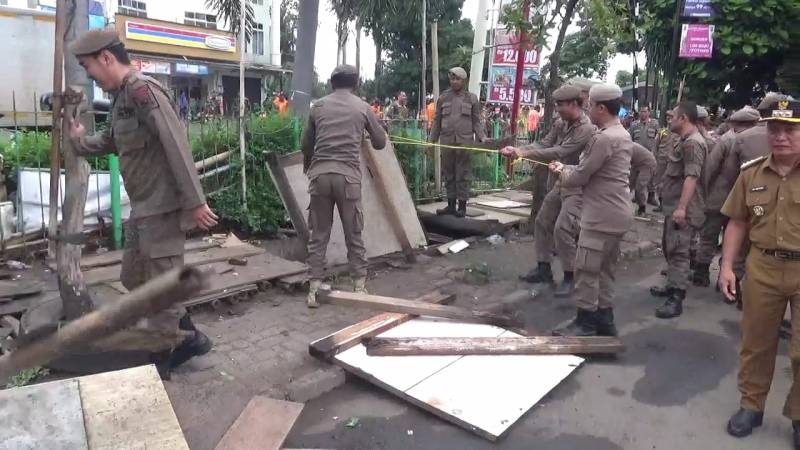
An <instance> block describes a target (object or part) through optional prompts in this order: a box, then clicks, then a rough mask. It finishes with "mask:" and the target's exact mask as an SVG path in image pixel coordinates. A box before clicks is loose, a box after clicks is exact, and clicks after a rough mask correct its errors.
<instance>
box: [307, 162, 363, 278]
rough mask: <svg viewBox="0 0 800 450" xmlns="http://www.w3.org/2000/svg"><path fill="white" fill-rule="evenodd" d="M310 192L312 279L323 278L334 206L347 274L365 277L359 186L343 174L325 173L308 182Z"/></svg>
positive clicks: (309, 250)
mask: <svg viewBox="0 0 800 450" xmlns="http://www.w3.org/2000/svg"><path fill="white" fill-rule="evenodd" d="M309 193H310V194H311V203H310V205H309V212H308V227H309V229H310V230H311V239H310V240H309V243H308V265H309V266H310V267H311V279H312V280H321V279H322V278H323V277H324V275H325V262H326V261H325V254H326V253H327V250H328V242H329V241H330V238H331V228H332V227H333V207H334V206H336V209H338V210H339V218H340V219H341V222H342V231H343V232H344V241H345V244H346V245H347V260H348V262H349V263H350V274H351V275H352V276H354V277H365V276H367V250H366V248H365V247H364V239H363V237H362V236H361V232H362V230H363V229H364V214H363V212H362V209H361V183H360V182H359V183H350V182H348V181H347V179H346V178H345V176H344V175H340V174H337V173H326V174H322V175H319V176H318V177H316V178H315V179H314V180H312V181H311V184H310V186H309Z"/></svg>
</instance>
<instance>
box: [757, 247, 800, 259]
mask: <svg viewBox="0 0 800 450" xmlns="http://www.w3.org/2000/svg"><path fill="white" fill-rule="evenodd" d="M759 250H761V253H763V254H765V255H769V256H772V257H773V258H775V259H781V260H784V261H800V252H793V251H791V250H777V249H775V250H766V249H759Z"/></svg>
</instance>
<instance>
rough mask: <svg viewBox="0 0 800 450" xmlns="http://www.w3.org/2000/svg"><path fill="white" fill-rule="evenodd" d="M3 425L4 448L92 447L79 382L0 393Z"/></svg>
mask: <svg viewBox="0 0 800 450" xmlns="http://www.w3.org/2000/svg"><path fill="white" fill-rule="evenodd" d="M0 424H2V426H0V448H4V449H14V450H34V449H48V450H84V449H88V448H89V447H88V444H87V441H86V432H85V431H84V428H83V411H82V409H81V397H80V392H79V387H78V381H77V380H76V379H69V380H61V381H54V382H51V383H43V384H37V385H34V386H25V387H19V388H14V389H6V390H4V391H0Z"/></svg>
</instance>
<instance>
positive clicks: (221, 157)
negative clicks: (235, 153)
mask: <svg viewBox="0 0 800 450" xmlns="http://www.w3.org/2000/svg"><path fill="white" fill-rule="evenodd" d="M229 156H231V152H230V151H227V152H222V153H219V154H217V155H214V156H211V157H208V158H206V159H204V160H201V161H197V162H196V163H194V168H195V169H197V170H198V171H202V170H205V169H206V167H208V166H212V165H216V164H217V163H219V162H221V161H225V160H226V159H228V157H229Z"/></svg>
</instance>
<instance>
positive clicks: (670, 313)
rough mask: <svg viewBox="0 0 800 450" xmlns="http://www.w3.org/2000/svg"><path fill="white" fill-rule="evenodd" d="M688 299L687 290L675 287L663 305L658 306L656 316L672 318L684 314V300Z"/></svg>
mask: <svg viewBox="0 0 800 450" xmlns="http://www.w3.org/2000/svg"><path fill="white" fill-rule="evenodd" d="M684 299H686V291H684V290H683V289H673V290H672V294H671V295H670V296H669V298H668V299H667V301H665V302H664V304H663V305H661V306H659V307H658V308H656V317H658V318H659V319H672V318H673V317H678V316H680V315H681V314H683V300H684Z"/></svg>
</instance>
